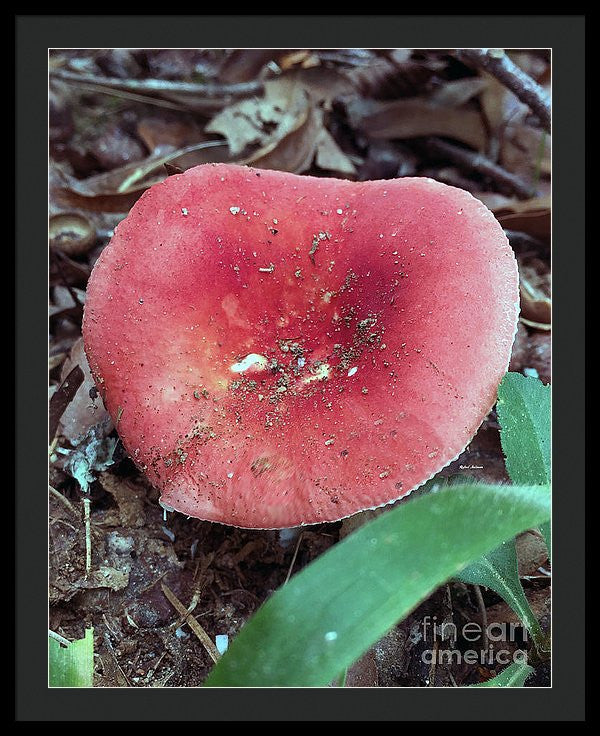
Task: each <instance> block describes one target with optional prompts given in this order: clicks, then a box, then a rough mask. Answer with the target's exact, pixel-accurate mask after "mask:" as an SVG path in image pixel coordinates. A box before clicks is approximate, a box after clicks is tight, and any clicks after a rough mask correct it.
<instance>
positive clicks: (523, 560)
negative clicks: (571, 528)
mask: <svg viewBox="0 0 600 736" xmlns="http://www.w3.org/2000/svg"><path fill="white" fill-rule="evenodd" d="M516 549H517V559H518V562H519V575H521V576H522V577H523V576H527V575H539V574H540V573H539V572H538V569H539V568H540V567H542V566H543V565H545V564H546V563H547V562H548V549H547V547H546V543H545V541H544V539H543V538H542V537H541V536H539V535H538V534H535V533H534V532H531V531H526V532H523V533H522V534H519V536H518V537H517V539H516Z"/></svg>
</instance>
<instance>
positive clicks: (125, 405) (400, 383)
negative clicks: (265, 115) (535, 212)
mask: <svg viewBox="0 0 600 736" xmlns="http://www.w3.org/2000/svg"><path fill="white" fill-rule="evenodd" d="M518 302H519V293H518V274H517V264H516V260H515V257H514V254H513V252H512V250H511V248H510V247H509V245H508V241H507V239H506V237H505V235H504V233H503V231H502V228H501V226H500V225H499V224H498V222H497V221H496V219H495V218H494V216H493V215H492V214H491V212H490V211H489V210H488V209H487V208H486V207H485V206H484V205H483V204H482V203H481V202H479V201H478V200H477V199H475V198H474V197H472V196H471V195H470V194H468V193H467V192H465V191H463V190H460V189H456V188H453V187H449V186H446V185H444V184H441V183H439V182H436V181H433V180H431V179H427V178H403V179H395V180H386V181H367V182H351V181H346V180H337V179H328V178H315V177H309V176H296V175H293V174H287V173H281V172H276V171H265V170H257V169H252V168H247V167H242V166H234V165H227V164H207V165H204V166H198V167H196V168H193V169H190V170H188V171H186V172H185V173H184V174H181V175H174V176H170V177H169V178H167V179H166V180H165V181H164V182H163V183H161V184H157V185H155V186H153V187H151V188H150V189H149V190H148V191H147V192H146V193H145V194H144V195H143V196H142V197H141V198H140V199H139V200H138V202H137V203H136V204H135V206H134V207H133V209H132V210H131V212H130V213H129V215H128V216H127V218H126V219H125V220H124V221H123V222H121V223H120V224H119V226H118V227H117V229H116V231H115V234H114V237H113V238H112V240H111V242H110V244H109V245H108V246H107V247H106V248H105V249H104V251H103V252H102V255H101V256H100V258H99V260H98V262H97V264H96V266H95V267H94V270H93V273H92V275H91V277H90V280H89V285H88V292H87V301H86V307H85V318H84V326H83V334H84V341H85V348H86V353H87V356H88V360H89V363H90V366H91V370H92V373H93V376H94V378H95V381H96V383H97V386H98V388H99V389H100V391H101V393H102V396H103V397H104V401H105V404H106V407H107V409H108V411H109V412H110V414H111V416H112V418H113V420H114V421H115V424H117V427H118V431H119V434H120V436H121V439H122V441H123V444H124V446H125V448H126V450H127V451H128V452H129V454H130V455H131V457H132V458H133V459H134V461H135V462H136V463H137V464H138V465H139V467H141V468H142V469H143V470H144V471H145V473H146V474H147V476H148V478H149V479H150V481H151V482H152V483H153V484H155V485H156V486H157V487H158V488H159V489H160V491H161V494H162V496H161V503H162V504H163V505H164V506H165V507H167V508H169V509H175V510H177V511H180V512H183V513H184V514H188V515H189V516H194V517H197V518H200V519H206V520H213V521H218V522H222V523H225V524H231V525H235V526H241V527H250V528H282V527H291V526H297V525H300V524H313V523H317V522H325V521H333V520H337V519H340V518H343V517H345V516H348V515H350V514H353V513H355V512H358V511H360V510H363V509H367V508H374V507H377V506H381V505H383V504H387V503H390V502H391V501H394V500H396V499H398V498H400V497H402V496H404V495H406V494H407V493H409V492H410V491H411V490H412V489H414V488H416V487H417V486H419V485H421V484H422V483H424V482H425V481H427V480H428V479H429V478H431V477H432V476H433V475H434V474H435V473H437V472H438V471H439V470H441V469H442V468H443V467H444V466H445V465H447V464H448V463H449V462H450V461H452V460H453V459H455V458H456V457H457V456H458V455H459V454H460V453H461V452H462V450H463V449H464V448H465V446H466V445H467V444H468V443H469V441H470V439H471V438H472V437H473V435H474V434H475V432H476V431H477V429H478V427H479V426H480V424H481V422H482V420H483V419H484V418H485V416H486V415H487V414H488V412H489V410H490V409H491V407H492V406H493V404H494V402H495V400H496V391H497V387H498V384H499V382H500V380H501V378H502V376H503V375H504V373H505V371H506V369H507V366H508V362H509V357H510V353H511V347H512V343H513V338H514V335H515V331H516V326H517V319H518Z"/></svg>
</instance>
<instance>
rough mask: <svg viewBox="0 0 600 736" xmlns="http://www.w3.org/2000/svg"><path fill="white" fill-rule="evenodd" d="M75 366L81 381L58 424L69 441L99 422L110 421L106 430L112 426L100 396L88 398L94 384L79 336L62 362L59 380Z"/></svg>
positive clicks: (93, 388)
mask: <svg viewBox="0 0 600 736" xmlns="http://www.w3.org/2000/svg"><path fill="white" fill-rule="evenodd" d="M75 366H79V367H80V368H81V370H82V371H83V376H84V378H83V383H82V384H81V385H80V387H79V389H78V390H77V393H76V394H75V396H74V397H73V399H72V400H71V402H70V403H69V405H68V406H67V408H66V409H65V411H64V412H63V415H62V417H61V420H60V425H59V427H60V433H61V434H62V435H63V436H64V437H66V438H67V439H68V440H69V441H73V440H76V439H78V438H79V437H81V436H82V435H85V434H86V432H87V431H88V430H89V429H90V427H93V426H94V425H95V424H99V423H101V422H105V421H106V422H109V423H110V426H107V432H108V431H110V429H111V427H112V422H110V418H109V416H108V412H107V411H106V409H105V408H104V405H103V403H102V399H101V398H100V396H97V397H96V398H95V399H92V398H90V391H92V392H94V390H95V386H96V384H95V382H94V379H93V378H92V374H91V372H90V367H89V365H88V362H87V358H86V356H85V352H84V349H83V340H82V339H81V338H79V340H77V342H76V343H75V344H74V345H73V347H72V348H71V352H70V354H69V357H68V358H67V360H66V361H65V362H64V364H63V367H62V370H61V381H63V380H64V379H65V378H66V377H67V376H68V374H69V373H70V372H71V371H72V370H73V368H74V367H75Z"/></svg>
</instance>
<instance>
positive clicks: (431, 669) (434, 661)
mask: <svg viewBox="0 0 600 736" xmlns="http://www.w3.org/2000/svg"><path fill="white" fill-rule="evenodd" d="M439 648H440V643H439V641H438V640H437V639H436V640H435V641H434V642H433V657H432V659H431V666H430V667H429V682H428V683H427V684H428V686H429V687H435V670H436V666H437V657H438V649H439Z"/></svg>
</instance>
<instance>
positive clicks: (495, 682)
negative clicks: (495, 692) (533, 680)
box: [471, 662, 533, 687]
mask: <svg viewBox="0 0 600 736" xmlns="http://www.w3.org/2000/svg"><path fill="white" fill-rule="evenodd" d="M532 672H533V667H531V665H528V664H525V662H513V663H512V664H511V665H509V666H508V667H507V668H506V669H504V670H502V672H501V673H500V674H499V675H496V677H493V678H492V679H491V680H488V681H487V682H482V683H480V684H478V685H471V687H523V685H524V684H525V680H526V679H527V678H528V677H529V675H531V673H532Z"/></svg>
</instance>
